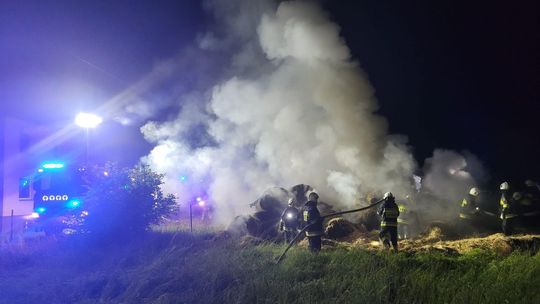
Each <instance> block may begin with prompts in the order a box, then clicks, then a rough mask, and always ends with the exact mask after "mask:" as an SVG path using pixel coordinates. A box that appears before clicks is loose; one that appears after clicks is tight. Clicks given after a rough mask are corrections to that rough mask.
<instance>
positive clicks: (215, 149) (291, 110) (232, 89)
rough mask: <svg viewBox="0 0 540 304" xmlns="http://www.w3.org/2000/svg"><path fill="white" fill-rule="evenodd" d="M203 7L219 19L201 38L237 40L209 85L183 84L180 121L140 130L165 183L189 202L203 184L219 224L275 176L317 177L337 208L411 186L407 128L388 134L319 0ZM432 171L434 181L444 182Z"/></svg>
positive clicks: (208, 45) (227, 43) (290, 179)
mask: <svg viewBox="0 0 540 304" xmlns="http://www.w3.org/2000/svg"><path fill="white" fill-rule="evenodd" d="M206 6H207V7H208V8H209V9H212V10H213V12H214V14H215V15H216V16H217V19H218V21H221V22H222V23H223V27H222V29H221V32H220V31H218V32H216V33H214V32H213V33H207V34H205V35H203V36H201V38H200V39H199V47H200V48H201V52H202V50H203V49H204V50H205V52H212V51H215V52H216V53H217V54H215V55H216V56H217V55H223V54H227V52H225V49H227V50H228V51H231V50H232V51H231V54H230V61H229V65H227V67H226V68H224V69H223V70H222V71H220V72H219V75H221V78H220V80H218V81H216V82H214V83H213V84H212V85H211V86H209V87H208V88H207V89H206V90H195V91H193V92H190V93H189V94H185V95H184V97H183V98H181V101H180V103H181V110H180V112H179V113H178V115H177V116H176V118H175V119H174V120H171V121H168V122H164V123H158V122H149V123H147V124H146V125H145V126H143V127H142V129H141V130H142V132H143V134H144V135H145V137H146V139H147V140H149V141H150V142H152V143H155V144H156V147H155V148H154V149H153V150H152V151H151V153H150V154H149V155H148V156H147V157H145V158H144V161H145V162H147V163H149V164H151V166H152V167H154V168H155V169H156V170H157V171H159V172H163V173H166V176H167V177H166V178H167V180H166V189H165V190H167V191H169V192H172V193H177V194H178V195H179V197H180V199H181V201H183V202H185V201H187V200H190V199H191V198H193V197H195V196H198V195H201V193H203V192H204V193H205V194H207V195H209V196H210V197H211V199H212V200H213V201H214V202H216V211H217V212H216V214H217V215H218V217H219V218H218V220H219V221H221V222H223V223H228V222H230V220H231V219H232V218H233V216H235V215H238V214H245V213H247V212H249V211H250V210H249V207H248V204H249V203H250V202H252V201H253V200H255V199H256V198H257V197H258V196H259V195H260V194H261V193H263V192H264V190H265V189H268V188H270V187H273V186H281V187H290V186H293V185H296V184H300V183H305V184H310V185H312V186H313V187H314V188H316V189H317V190H318V191H319V192H320V195H321V198H322V199H323V200H324V201H326V202H329V203H332V204H334V205H336V206H337V207H340V208H345V207H351V206H353V205H355V204H358V199H359V197H361V196H364V195H365V194H366V193H367V192H371V191H376V192H385V191H389V190H391V191H392V192H394V194H397V195H401V196H404V195H405V194H407V193H410V191H412V190H411V189H412V188H413V186H414V185H413V180H412V174H413V171H414V170H415V168H416V164H415V161H414V159H413V157H412V155H411V153H410V152H409V151H408V147H407V143H406V138H404V137H399V136H389V135H388V132H387V122H386V120H385V119H384V118H383V117H381V116H378V115H376V114H374V112H375V111H376V110H377V107H378V106H377V102H376V100H375V98H374V92H373V89H372V87H371V86H370V84H369V82H368V81H367V79H366V76H365V75H364V73H363V72H362V70H361V68H360V65H359V63H358V62H355V61H353V60H352V59H351V57H350V52H349V49H348V48H347V46H346V45H345V43H344V41H343V39H342V38H341V37H340V36H339V27H338V26H337V25H336V24H334V23H332V22H331V21H329V18H328V16H327V15H326V13H324V12H323V11H322V10H321V9H320V7H319V6H318V5H316V4H314V3H311V2H283V3H281V4H279V5H277V6H276V5H274V4H272V3H271V2H266V1H227V2H226V3H225V1H209V2H206ZM224 33H226V35H224ZM209 50H210V51H209ZM199 60H204V59H201V58H199ZM194 64H196V63H194ZM216 78H219V77H216ZM437 155H438V154H437ZM434 160H435V161H436V160H437V158H436V157H434ZM433 169H435V171H434V173H432V174H438V173H439V171H440V170H443V169H440V170H439V169H438V167H436V166H433ZM459 169H463V168H462V167H460V166H459V164H456V170H459ZM438 170H439V171H438ZM445 174H446V173H445ZM459 174H461V173H459ZM433 176H435V175H428V177H427V180H428V181H429V183H430V184H429V185H430V186H429V187H438V184H437V183H436V182H435V181H436V179H435V178H432V177H433ZM445 177H449V176H446V175H445ZM450 178H451V177H450Z"/></svg>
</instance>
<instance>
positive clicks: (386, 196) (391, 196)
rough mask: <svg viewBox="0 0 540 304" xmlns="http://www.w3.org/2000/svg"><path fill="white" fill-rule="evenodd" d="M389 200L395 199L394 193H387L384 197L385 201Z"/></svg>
mask: <svg viewBox="0 0 540 304" xmlns="http://www.w3.org/2000/svg"><path fill="white" fill-rule="evenodd" d="M387 198H394V195H393V194H392V192H386V193H385V194H384V196H383V199H387Z"/></svg>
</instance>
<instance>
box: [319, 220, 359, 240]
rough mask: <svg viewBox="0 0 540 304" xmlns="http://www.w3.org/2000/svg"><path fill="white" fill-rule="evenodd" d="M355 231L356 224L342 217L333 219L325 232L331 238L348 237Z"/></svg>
mask: <svg viewBox="0 0 540 304" xmlns="http://www.w3.org/2000/svg"><path fill="white" fill-rule="evenodd" d="M354 231H355V227H354V225H353V224H352V223H351V222H349V221H347V220H345V219H344V218H342V217H338V218H333V219H331V220H330V221H329V222H328V224H327V225H326V229H325V233H326V236H328V238H330V239H339V238H343V237H346V236H348V235H350V234H351V233H353V232H354Z"/></svg>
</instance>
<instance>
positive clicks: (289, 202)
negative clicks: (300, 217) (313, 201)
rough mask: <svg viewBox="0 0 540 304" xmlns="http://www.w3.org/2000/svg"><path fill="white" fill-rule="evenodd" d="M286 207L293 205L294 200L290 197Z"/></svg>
mask: <svg viewBox="0 0 540 304" xmlns="http://www.w3.org/2000/svg"><path fill="white" fill-rule="evenodd" d="M287 205H289V206H292V205H294V198H292V197H291V198H290V199H289V201H288V202H287Z"/></svg>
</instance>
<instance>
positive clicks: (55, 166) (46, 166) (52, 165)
mask: <svg viewBox="0 0 540 304" xmlns="http://www.w3.org/2000/svg"><path fill="white" fill-rule="evenodd" d="M41 167H42V168H43V169H62V168H64V164H63V163H44V164H43V165H41Z"/></svg>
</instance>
